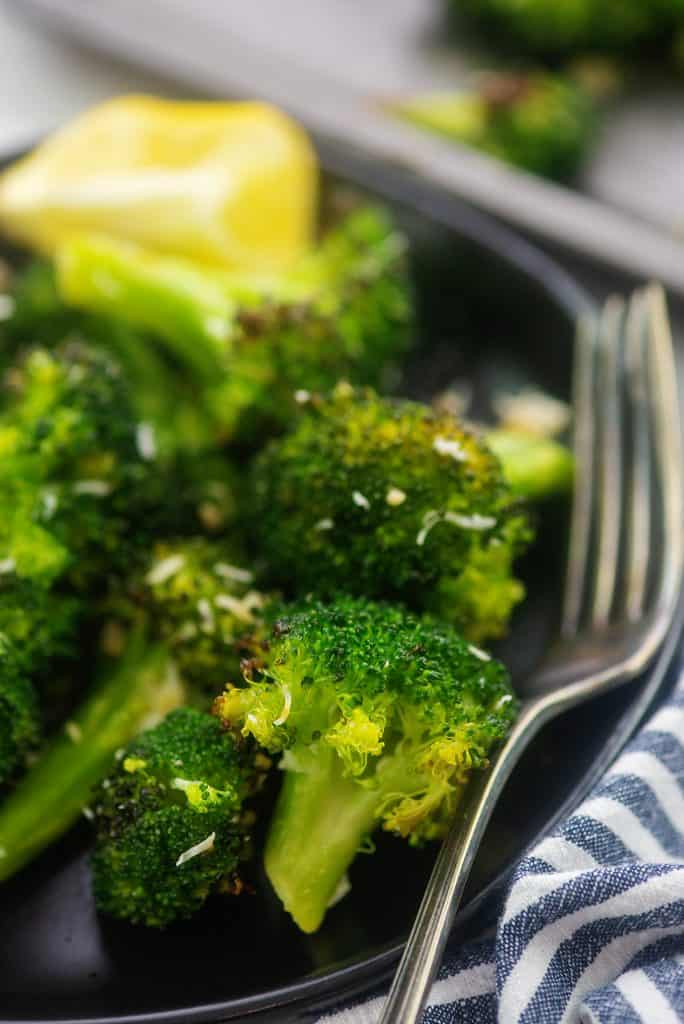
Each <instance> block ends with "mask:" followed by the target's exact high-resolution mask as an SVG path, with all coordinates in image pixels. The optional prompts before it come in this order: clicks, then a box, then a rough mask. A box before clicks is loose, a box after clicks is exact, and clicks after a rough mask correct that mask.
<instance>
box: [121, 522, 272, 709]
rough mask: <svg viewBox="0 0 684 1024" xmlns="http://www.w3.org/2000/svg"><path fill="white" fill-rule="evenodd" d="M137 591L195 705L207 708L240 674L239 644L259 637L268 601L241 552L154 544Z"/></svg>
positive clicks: (187, 543) (198, 543) (198, 542)
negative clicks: (249, 637)
mask: <svg viewBox="0 0 684 1024" xmlns="http://www.w3.org/2000/svg"><path fill="white" fill-rule="evenodd" d="M136 590H137V597H138V600H139V601H140V602H141V604H142V605H143V606H144V607H145V608H146V609H147V611H148V612H149V614H150V616H151V618H152V620H153V621H154V622H155V623H156V625H157V629H158V632H159V636H160V639H161V640H163V641H164V642H165V644H166V645H167V647H168V649H169V650H170V651H171V652H172V654H173V657H174V659H175V661H176V664H177V665H178V668H179V671H180V673H181V675H182V677H183V679H184V680H185V682H186V683H187V684H188V685H189V686H190V688H191V691H192V694H193V697H194V699H195V700H196V701H199V702H200V703H201V704H204V705H205V706H207V707H208V706H209V704H210V703H211V698H212V697H213V696H215V694H216V693H217V692H218V691H219V690H220V689H221V687H223V686H224V685H225V683H226V682H227V681H228V680H229V679H231V678H235V676H236V675H237V673H238V672H239V669H240V660H241V658H242V656H243V655H244V653H245V652H244V649H243V648H242V647H241V645H240V639H241V637H243V636H244V635H245V634H250V635H251V636H253V635H254V634H255V632H257V631H258V629H259V628H260V622H261V618H262V615H263V610H264V608H265V606H266V604H267V601H268V598H267V597H266V595H264V594H263V593H262V592H261V591H259V590H257V589H255V587H254V574H253V572H252V571H251V570H250V569H248V568H247V560H246V558H245V557H244V553H243V552H242V551H240V550H239V548H238V546H237V545H236V544H235V543H228V542H217V541H207V540H204V539H202V538H194V539H190V540H178V541H176V542H165V543H159V544H158V545H157V546H156V548H155V551H154V554H153V557H152V560H151V563H150V564H149V565H148V567H147V568H146V570H145V573H144V575H143V577H142V580H141V581H140V582H139V583H138V584H137V586H136Z"/></svg>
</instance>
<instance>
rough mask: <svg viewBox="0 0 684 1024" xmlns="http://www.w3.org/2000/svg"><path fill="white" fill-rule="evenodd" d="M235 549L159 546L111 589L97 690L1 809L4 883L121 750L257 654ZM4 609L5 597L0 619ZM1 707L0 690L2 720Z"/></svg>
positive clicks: (102, 617)
mask: <svg viewBox="0 0 684 1024" xmlns="http://www.w3.org/2000/svg"><path fill="white" fill-rule="evenodd" d="M237 555H238V551H237V549H236V548H235V545H234V544H229V543H228V542H227V541H225V540H213V541H211V542H209V541H207V540H206V539H204V538H201V537H196V538H194V539H187V538H186V539H179V540H176V541H173V542H171V541H169V542H166V543H162V542H159V544H158V545H157V546H156V548H155V549H154V551H153V553H152V555H151V557H149V558H148V560H147V561H146V562H145V563H144V567H143V568H140V567H137V568H136V567H135V566H133V567H132V576H131V578H130V580H127V581H125V582H122V583H121V584H120V585H119V587H118V588H116V589H115V590H114V591H113V592H112V593H109V594H108V595H107V597H106V599H105V601H104V602H103V606H102V607H101V608H99V609H98V610H97V611H98V613H97V614H96V616H95V619H94V624H98V625H99V626H100V639H101V648H102V651H103V652H106V653H102V654H101V655H100V659H101V664H100V665H98V666H96V669H95V683H94V685H93V687H92V689H91V691H90V692H89V694H88V695H87V696H86V698H85V700H84V701H83V703H82V704H81V705H80V706H79V707H77V709H76V710H75V711H74V712H73V714H72V716H71V718H70V720H69V721H68V722H67V724H66V726H65V730H64V731H63V732H62V734H60V735H58V736H57V737H56V738H54V739H52V740H51V741H50V742H49V743H48V744H47V745H46V747H45V748H44V749H43V751H42V752H41V754H40V757H39V759H38V760H37V761H36V762H35V763H34V764H33V765H31V767H30V768H29V769H28V771H27V772H26V774H25V775H24V777H23V778H22V779H21V780H20V781H19V783H18V784H17V786H16V787H15V789H14V790H13V792H12V793H11V794H10V796H9V797H8V798H7V800H6V801H5V803H4V804H3V805H2V806H0V848H2V849H3V850H4V856H3V857H2V858H0V880H2V879H3V878H7V877H9V876H10V875H11V874H12V873H13V872H14V871H16V870H17V869H18V868H19V867H21V866H22V864H24V863H26V861H28V860H30V859H31V858H32V857H34V856H35V855H36V854H37V853H38V852H40V850H41V849H42V848H43V847H44V846H45V845H46V844H47V843H49V842H51V841H53V840H54V839H56V838H57V837H58V836H59V835H61V834H62V833H63V832H64V831H66V829H67V828H69V827H70V825H72V824H73V822H74V820H75V819H76V818H78V816H79V814H80V813H81V810H82V808H83V807H84V806H85V805H86V804H87V803H88V800H89V793H90V789H91V787H92V786H93V785H95V783H96V782H97V781H98V779H99V778H101V777H102V774H103V773H104V772H105V771H106V770H107V767H108V765H109V763H110V762H111V759H112V757H113V756H114V753H115V751H117V750H118V749H119V748H121V747H123V746H125V745H126V744H127V743H129V742H130V741H131V740H132V739H133V738H134V737H135V736H136V735H137V734H138V733H139V732H140V731H141V730H142V729H144V728H147V727H149V726H150V725H152V724H154V723H155V722H158V721H159V720H160V719H161V718H162V717H163V716H164V714H165V713H166V712H167V711H168V710H170V709H171V708H174V707H176V706H178V705H182V704H192V705H195V706H196V707H198V708H203V709H205V710H207V711H208V710H209V708H210V706H211V700H212V698H213V697H214V696H215V695H216V693H217V692H218V691H219V690H220V689H221V688H222V687H223V686H224V685H225V683H226V681H227V680H229V679H230V678H235V676H236V673H238V672H239V667H240V662H241V658H242V656H243V655H244V654H247V653H251V650H252V647H251V646H249V647H246V648H244V649H243V647H242V646H241V644H240V639H241V636H242V635H243V634H249V637H250V644H251V645H252V644H254V642H255V641H256V639H257V638H258V637H259V636H261V635H262V632H263V629H264V627H263V625H262V615H263V614H264V612H263V611H262V609H263V610H264V611H265V608H266V605H267V598H266V596H265V595H263V594H261V593H260V592H258V591H256V590H255V589H254V587H253V586H252V585H251V583H250V581H249V578H248V577H249V572H248V570H247V569H246V567H245V566H244V563H240V562H238V560H237ZM1 613H2V605H1V604H0V627H1V626H2V617H1ZM29 618H30V617H29ZM15 632H17V631H16V630H15ZM12 694H14V691H12ZM1 708H2V687H1V686H0V727H1V726H2V721H3V720H2V712H1Z"/></svg>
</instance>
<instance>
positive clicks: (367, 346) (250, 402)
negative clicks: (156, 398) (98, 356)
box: [57, 207, 410, 442]
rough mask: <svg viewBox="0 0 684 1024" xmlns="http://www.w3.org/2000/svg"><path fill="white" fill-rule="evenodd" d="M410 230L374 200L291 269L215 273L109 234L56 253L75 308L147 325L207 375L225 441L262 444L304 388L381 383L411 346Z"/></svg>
mask: <svg viewBox="0 0 684 1024" xmlns="http://www.w3.org/2000/svg"><path fill="white" fill-rule="evenodd" d="M404 248H405V243H404V239H403V237H402V236H401V235H400V234H399V233H398V232H397V231H396V230H395V228H394V227H393V225H392V223H391V222H390V220H389V218H388V216H387V215H386V214H385V213H384V212H383V211H382V210H380V209H376V208H373V207H364V208H360V209H357V210H356V211H355V212H352V213H350V214H348V215H347V216H346V217H344V218H343V219H342V221H341V222H340V223H338V224H337V226H336V227H333V228H331V229H330V230H329V231H328V232H327V233H326V234H325V236H324V238H323V240H322V242H321V243H320V245H319V246H318V247H317V248H316V249H315V250H313V251H312V252H311V253H310V254H309V255H307V256H305V257H304V258H303V259H301V260H300V261H299V262H298V263H297V264H296V265H295V266H294V267H293V268H292V269H291V270H288V271H287V272H286V273H283V274H280V275H279V276H275V275H253V274H251V275H250V274H244V273H239V272H221V271H210V270H207V269H205V268H200V267H198V266H195V265H194V264H192V263H189V262H187V261H185V262H184V261H181V260H174V259H171V258H166V257H158V256H153V255H151V254H149V253H147V252H145V251H143V250H140V249H136V248H133V247H131V246H129V245H126V244H123V243H119V242H115V241H112V240H111V239H103V238H74V239H72V240H71V241H68V242H67V243H65V245H64V246H63V247H62V248H61V249H60V251H59V252H58V254H57V275H58V284H59V289H60V292H61V294H62V296H63V298H64V300H65V301H66V302H67V303H68V304H71V305H74V306H76V307H81V308H84V309H86V310H90V311H95V312H97V313H101V314H106V315H111V316H112V317H113V318H117V319H119V320H120V321H122V322H124V323H128V324H129V325H132V326H134V327H136V328H141V329H145V330H146V331H147V332H149V333H150V334H151V335H152V336H153V337H154V338H156V339H157V341H158V342H159V343H162V344H164V345H165V346H166V349H167V352H168V354H169V357H170V358H172V359H173V360H174V361H175V362H176V363H179V364H181V366H183V367H185V371H186V374H187V375H188V376H189V377H190V379H191V380H193V381H194V382H196V384H197V386H198V388H199V389H200V393H201V400H202V404H203V408H204V409H205V411H206V412H207V414H208V415H209V416H210V418H211V420H212V422H214V424H215V426H216V430H217V432H218V434H219V435H220V437H222V438H224V439H229V440H231V439H232V440H239V441H242V442H253V441H255V440H258V439H259V438H260V437H261V436H263V433H264V432H265V431H268V430H271V431H272V430H277V429H280V428H281V427H282V426H284V425H287V423H288V422H289V421H290V420H291V418H292V415H293V412H294V409H295V407H296V399H295V395H296V394H298V393H300V394H301V393H302V392H305V391H312V390H327V389H329V388H330V387H332V385H333V384H334V383H335V381H337V380H338V379H339V377H340V376H347V377H349V378H350V379H353V380H358V381H360V382H363V383H378V382H379V381H380V380H381V378H382V377H383V374H384V373H385V371H386V370H387V368H388V366H389V365H391V364H392V363H393V362H394V361H395V360H396V359H397V358H398V357H399V356H401V354H402V353H403V351H404V349H405V347H406V344H407V341H408V329H409V319H410V297H409V289H408V284H407V276H406V271H405V266H404Z"/></svg>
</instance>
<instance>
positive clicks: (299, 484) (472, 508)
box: [251, 386, 530, 641]
mask: <svg viewBox="0 0 684 1024" xmlns="http://www.w3.org/2000/svg"><path fill="white" fill-rule="evenodd" d="M253 493H254V500H253V509H252V515H251V522H252V526H253V528H254V530H255V532H256V537H257V540H258V543H259V545H260V550H261V551H262V553H263V555H264V557H265V559H266V560H267V563H268V567H269V571H270V573H271V575H272V577H273V578H274V580H275V582H276V583H277V584H278V585H280V586H283V587H284V588H285V589H287V588H288V587H290V588H292V586H293V582H294V583H295V584H296V588H297V590H298V591H299V592H300V593H307V592H309V591H312V592H318V593H324V592H333V591H335V590H344V591H348V592H351V593H361V594H367V595H369V596H373V597H387V598H400V599H402V600H404V601H406V602H407V603H409V604H411V605H414V606H417V607H418V608H422V609H428V610H431V611H434V612H435V613H438V614H440V615H441V616H442V617H443V618H445V619H446V620H448V621H450V622H452V623H454V624H456V625H458V626H459V627H461V628H462V629H463V630H464V631H465V632H466V633H467V635H468V636H469V638H470V639H473V640H475V641H478V640H481V639H483V638H484V637H488V636H496V635H498V634H500V633H501V632H502V631H503V630H504V628H505V626H506V623H507V621H508V618H509V615H510V612H511V610H512V608H513V607H514V605H515V604H517V602H518V601H520V600H521V598H522V596H523V587H522V585H521V584H520V583H519V582H518V581H517V580H516V579H515V578H514V576H513V574H512V566H513V561H514V559H515V557H516V555H517V554H518V553H519V552H520V551H522V549H524V547H525V546H526V545H527V543H528V541H529V540H530V529H529V526H528V523H527V520H526V518H525V515H524V513H523V511H522V510H521V507H520V505H519V504H518V502H517V500H516V499H514V498H513V497H512V495H511V492H510V489H509V487H508V485H507V484H506V482H505V480H504V477H503V475H502V471H501V467H500V465H499V462H498V460H497V459H496V458H495V456H494V455H492V454H491V452H490V451H489V450H488V448H487V447H486V446H485V445H484V443H483V442H482V441H481V440H480V439H479V438H478V437H477V436H476V435H475V434H473V433H471V432H469V431H468V430H467V429H466V428H465V427H463V426H462V425H460V424H459V423H458V422H456V420H454V419H453V417H451V416H449V415H448V414H445V413H438V412H433V411H431V410H430V409H429V408H427V407H425V406H422V405H419V404H417V403H413V402H404V401H401V402H400V401H392V400H388V399H384V398H379V397H377V396H376V395H375V394H374V393H372V392H370V391H363V392H357V393H355V392H354V391H353V390H352V389H350V388H349V387H348V386H340V387H338V388H337V389H336V390H335V392H334V393H333V395H332V397H331V398H329V399H318V398H316V397H314V398H312V400H311V401H309V402H308V404H307V407H306V409H305V410H304V411H303V413H302V416H301V418H300V421H299V423H298V425H297V426H296V428H295V429H294V430H293V431H292V433H290V434H289V435H287V436H286V437H284V438H283V439H281V440H279V441H277V442H274V443H272V444H271V445H270V446H269V447H268V448H267V449H266V450H265V451H264V452H263V453H262V455H261V456H260V457H259V458H258V459H257V461H256V464H255V468H254V476H253Z"/></svg>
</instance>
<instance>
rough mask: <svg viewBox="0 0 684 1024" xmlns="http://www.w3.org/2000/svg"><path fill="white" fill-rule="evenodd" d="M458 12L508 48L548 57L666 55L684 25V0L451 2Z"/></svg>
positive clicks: (487, 0)
mask: <svg viewBox="0 0 684 1024" xmlns="http://www.w3.org/2000/svg"><path fill="white" fill-rule="evenodd" d="M451 4H452V7H453V10H454V11H455V12H456V13H459V14H461V13H462V14H464V15H466V16H467V17H469V18H472V19H473V20H474V21H475V22H477V23H479V24H480V25H481V26H482V28H483V29H485V30H486V31H487V33H488V35H489V37H490V38H491V36H495V37H498V38H499V39H500V40H502V41H504V43H505V44H506V45H508V46H512V45H517V46H518V47H519V48H521V49H522V50H524V51H530V52H534V53H539V54H544V55H564V54H567V53H572V52H576V51H600V52H609V51H617V52H626V51H631V52H638V51H640V50H642V49H643V48H644V47H645V46H646V47H648V46H653V48H654V49H655V50H658V49H660V51H661V52H662V51H663V50H665V51H666V52H667V51H668V50H669V49H670V46H671V43H672V34H673V32H674V30H675V29H676V27H677V26H681V25H682V22H684V3H683V2H682V0H451Z"/></svg>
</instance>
